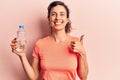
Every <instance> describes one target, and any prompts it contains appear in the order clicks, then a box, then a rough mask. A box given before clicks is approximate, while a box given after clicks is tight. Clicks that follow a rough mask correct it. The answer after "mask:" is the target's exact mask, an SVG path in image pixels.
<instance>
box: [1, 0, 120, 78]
mask: <svg viewBox="0 0 120 80" xmlns="http://www.w3.org/2000/svg"><path fill="white" fill-rule="evenodd" d="M51 1H53V0H0V80H27V77H26V75H25V72H24V70H23V67H22V64H21V62H20V59H19V57H18V56H16V55H15V54H13V53H12V52H11V48H10V42H11V40H12V39H13V38H14V37H16V31H17V30H18V26H19V25H24V26H25V30H26V34H27V35H26V39H27V45H26V52H27V53H26V55H27V57H28V59H29V61H30V63H31V61H32V55H31V54H32V50H33V46H34V43H35V41H36V40H38V39H40V38H42V37H45V36H47V35H48V34H49V33H50V30H49V25H48V21H47V6H48V5H49V3H50V2H51ZM61 1H64V2H65V3H66V4H67V5H68V7H69V8H70V19H71V21H72V27H73V30H72V32H71V33H70V34H71V35H73V36H76V37H80V36H81V35H82V34H84V35H85V37H84V46H85V48H86V52H87V53H86V54H87V58H88V65H89V75H88V80H120V77H119V74H120V58H119V57H120V0H61ZM77 80H79V79H77Z"/></svg>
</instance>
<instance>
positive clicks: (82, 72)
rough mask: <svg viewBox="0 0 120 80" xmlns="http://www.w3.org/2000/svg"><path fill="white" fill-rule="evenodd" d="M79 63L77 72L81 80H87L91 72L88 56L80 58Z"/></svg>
mask: <svg viewBox="0 0 120 80" xmlns="http://www.w3.org/2000/svg"><path fill="white" fill-rule="evenodd" d="M78 63H79V65H78V70H77V72H78V76H79V77H80V79H81V80H87V76H88V71H89V70H88V64H87V58H86V55H84V56H79V58H78Z"/></svg>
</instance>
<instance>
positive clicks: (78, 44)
mask: <svg viewBox="0 0 120 80" xmlns="http://www.w3.org/2000/svg"><path fill="white" fill-rule="evenodd" d="M83 37H84V35H82V36H81V37H80V38H79V40H78V41H71V48H72V50H73V52H75V53H78V54H79V55H80V56H83V55H85V49H84V46H83Z"/></svg>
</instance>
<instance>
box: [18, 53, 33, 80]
mask: <svg viewBox="0 0 120 80" xmlns="http://www.w3.org/2000/svg"><path fill="white" fill-rule="evenodd" d="M19 58H20V60H21V62H22V65H23V69H24V70H25V72H26V74H27V76H28V77H29V79H30V80H35V79H34V78H35V72H34V70H33V68H32V66H31V65H30V63H29V62H28V59H27V57H26V56H25V55H24V56H22V57H19Z"/></svg>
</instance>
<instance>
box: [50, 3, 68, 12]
mask: <svg viewBox="0 0 120 80" xmlns="http://www.w3.org/2000/svg"><path fill="white" fill-rule="evenodd" d="M51 12H64V13H66V9H65V7H64V6H62V5H57V6H55V7H53V8H52V9H51Z"/></svg>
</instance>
